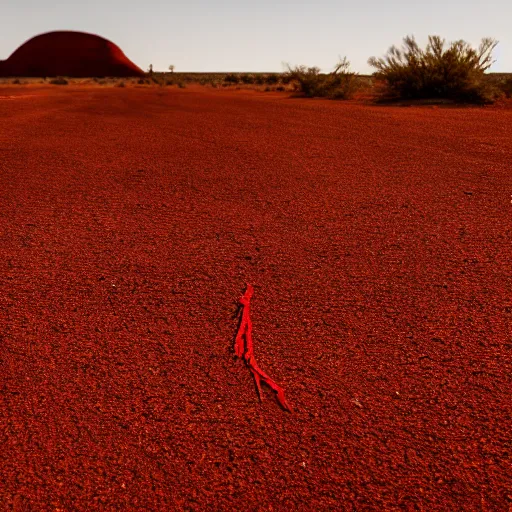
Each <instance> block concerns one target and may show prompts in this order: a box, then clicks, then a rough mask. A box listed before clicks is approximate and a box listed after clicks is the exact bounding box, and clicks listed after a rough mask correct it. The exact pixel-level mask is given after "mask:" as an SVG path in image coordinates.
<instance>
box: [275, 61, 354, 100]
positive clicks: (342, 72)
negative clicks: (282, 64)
mask: <svg viewBox="0 0 512 512" xmlns="http://www.w3.org/2000/svg"><path fill="white" fill-rule="evenodd" d="M287 68H288V71H287V72H286V73H285V75H284V76H285V77H286V80H287V81H288V83H289V82H294V83H295V84H296V89H297V90H298V91H299V92H301V93H302V94H304V96H306V97H307V98H313V97H320V98H329V99H333V100H345V99H349V98H351V97H352V96H353V95H354V93H355V92H356V91H357V90H358V89H359V87H360V83H359V80H358V78H357V74H356V73H353V72H352V71H350V63H349V61H348V60H347V58H346V57H343V59H340V61H339V62H338V64H337V65H336V67H335V69H334V71H333V72H331V73H328V74H325V73H320V69H319V68H317V67H306V66H296V67H294V68H292V67H290V66H289V65H288V66H287Z"/></svg>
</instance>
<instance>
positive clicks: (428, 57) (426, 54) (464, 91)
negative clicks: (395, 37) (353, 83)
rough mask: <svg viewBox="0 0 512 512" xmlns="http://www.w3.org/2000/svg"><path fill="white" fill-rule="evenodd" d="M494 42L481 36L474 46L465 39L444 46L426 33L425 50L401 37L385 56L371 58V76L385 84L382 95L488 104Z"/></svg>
mask: <svg viewBox="0 0 512 512" xmlns="http://www.w3.org/2000/svg"><path fill="white" fill-rule="evenodd" d="M497 44H498V43H497V42H496V41H495V40H494V39H491V38H484V39H482V42H481V44H480V46H479V48H478V49H474V48H472V47H471V46H470V45H469V44H468V43H466V42H465V41H455V42H453V43H450V45H449V46H448V47H446V45H445V40H444V39H441V38H440V37H439V36H429V38H428V44H427V47H426V49H425V50H423V49H421V48H420V47H419V46H418V44H417V43H416V41H415V39H414V37H413V36H408V37H405V38H404V40H403V45H402V48H401V49H399V48H397V47H396V46H392V47H391V48H390V49H389V50H388V52H387V54H386V56H384V57H382V58H376V57H371V58H370V59H369V60H368V64H370V66H372V67H374V68H375V69H376V70H377V71H376V72H375V75H374V76H375V78H376V79H378V80H382V81H383V82H384V83H385V85H386V89H385V93H384V95H385V97H389V98H390V99H391V98H400V99H427V98H428V99H430V98H444V99H451V100H455V101H461V102H469V103H481V104H483V103H490V102H492V101H493V100H494V99H495V97H496V93H497V91H496V89H495V87H493V86H492V85H490V84H489V82H488V81H487V80H485V76H484V75H485V71H486V70H487V69H488V68H489V67H490V66H491V64H492V63H493V60H492V51H493V50H494V48H495V47H496V45H497Z"/></svg>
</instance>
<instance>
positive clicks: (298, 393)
mask: <svg viewBox="0 0 512 512" xmlns="http://www.w3.org/2000/svg"><path fill="white" fill-rule="evenodd" d="M0 96H1V98H0V118H1V119H2V123H1V125H0V202H1V205H2V206H1V209H0V314H1V317H2V324H1V328H0V366H1V372H0V397H1V404H0V447H1V449H0V482H1V485H0V502H1V505H2V507H3V509H5V510H37V511H39V510H66V511H82V510H83V511H90V510H155V511H164V510H181V509H191V510H204V509H209V510H229V511H231V510H262V511H263V510H283V511H289V510H304V511H306V510H307V511H310V510H315V511H316V510H365V511H366V510H375V511H382V510H407V511H409V510H411V511H412V510H440V511H448V510H464V511H507V510H510V508H511V505H512V472H511V471H510V465H511V453H512V445H511V441H510V439H511V437H510V432H511V429H512V419H511V415H512V401H511V400H510V389H511V371H512V367H511V366H512V365H511V347H512V340H511V338H512V333H511V323H510V320H511V315H512V313H511V310H512V298H511V291H512V278H511V276H512V273H511V270H512V268H511V263H510V249H511V242H512V230H511V226H512V224H511V221H510V214H511V208H512V205H511V202H510V200H511V197H510V194H511V193H512V187H511V184H512V183H511V182H512V174H511V162H512V109H509V108H503V109H499V108H488V109H477V108H476V109H468V108H451V109H432V108H427V107H412V108H399V107H371V106H368V105H362V104H358V103H336V102H328V101H322V100H320V101H314V100H311V101H308V100H298V99H291V98H287V97H286V96H285V95H279V94H267V95H265V94H262V93H250V92H226V91H211V92H208V91H207V90H203V91H199V90H192V89H185V90H177V89H159V88H148V89H144V88H125V89H119V88H109V89H101V88H97V89H95V88H88V89H87V88H83V89H79V88H70V87H67V88H64V87H63V88H37V87H34V88H20V87H17V88H15V87H11V88H2V89H0ZM3 97H6V98H7V99H2V98H3ZM9 97H11V98H9ZM247 282H249V283H251V284H252V285H253V286H254V289H255V293H254V296H253V298H252V301H251V306H252V310H251V318H252V321H253V335H254V339H255V345H256V354H257V357H258V361H259V363H260V364H261V367H262V368H264V369H265V371H268V373H269V375H271V376H272V377H273V378H275V379H276V381H277V382H279V383H280V385H282V386H283V388H284V389H286V394H287V399H288V400H289V401H290V403H292V404H293V407H294V412H293V414H287V413H285V412H284V411H283V410H282V409H281V408H280V407H279V404H278V403H277V401H276V400H274V398H273V396H272V395H273V393H272V391H271V390H270V389H268V388H266V387H264V388H263V394H264V395H265V400H264V401H263V402H262V403H260V402H259V401H258V399H257V397H256V395H255V388H254V384H253V382H251V376H250V374H249V372H248V371H247V368H245V367H244V364H243V363H242V362H241V361H240V360H239V359H237V358H235V357H234V354H233V342H234V338H235V333H236V329H237V323H236V319H235V317H234V313H235V312H236V306H237V301H238V300H239V298H240V296H241V294H242V293H243V292H244V289H245V284H246V283H247ZM256 340H257V341H256Z"/></svg>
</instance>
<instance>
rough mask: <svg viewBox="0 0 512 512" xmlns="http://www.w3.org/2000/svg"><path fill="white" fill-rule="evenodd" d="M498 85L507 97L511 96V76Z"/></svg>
mask: <svg viewBox="0 0 512 512" xmlns="http://www.w3.org/2000/svg"><path fill="white" fill-rule="evenodd" d="M498 87H499V89H500V91H501V92H502V93H503V94H505V96H506V97H507V98H512V78H507V79H505V80H503V81H502V82H501V83H500V84H499V85H498Z"/></svg>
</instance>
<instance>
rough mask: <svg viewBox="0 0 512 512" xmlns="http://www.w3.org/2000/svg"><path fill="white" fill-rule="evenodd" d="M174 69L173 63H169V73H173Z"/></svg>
mask: <svg viewBox="0 0 512 512" xmlns="http://www.w3.org/2000/svg"><path fill="white" fill-rule="evenodd" d="M174 69H175V67H174V64H171V65H170V66H169V71H170V72H171V73H174Z"/></svg>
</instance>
